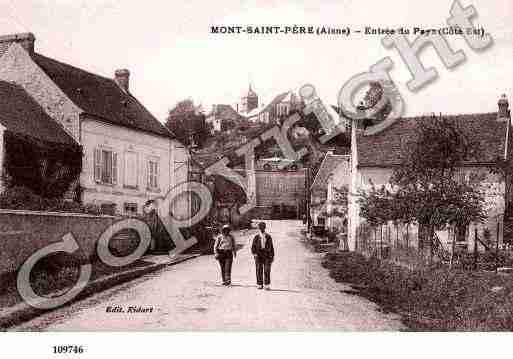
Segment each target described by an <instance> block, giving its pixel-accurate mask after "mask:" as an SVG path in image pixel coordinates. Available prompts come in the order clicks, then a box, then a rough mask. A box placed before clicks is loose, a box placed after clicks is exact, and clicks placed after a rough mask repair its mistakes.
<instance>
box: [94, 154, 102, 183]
mask: <svg viewBox="0 0 513 359" xmlns="http://www.w3.org/2000/svg"><path fill="white" fill-rule="evenodd" d="M93 167H94V180H95V182H100V181H101V176H102V151H101V150H100V149H99V148H95V149H94V164H93Z"/></svg>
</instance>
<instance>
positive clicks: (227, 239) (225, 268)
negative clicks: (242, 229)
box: [214, 224, 237, 286]
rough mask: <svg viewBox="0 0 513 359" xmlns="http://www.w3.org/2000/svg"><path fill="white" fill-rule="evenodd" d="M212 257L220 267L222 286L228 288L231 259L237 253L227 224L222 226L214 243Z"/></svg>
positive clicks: (230, 280) (230, 278)
mask: <svg viewBox="0 0 513 359" xmlns="http://www.w3.org/2000/svg"><path fill="white" fill-rule="evenodd" d="M214 256H215V258H216V259H217V260H218V261H219V266H220V267H221V277H222V280H223V285H226V286H229V285H230V284H231V282H232V263H233V258H234V257H236V256H237V252H236V247H235V239H234V238H233V236H232V235H231V234H230V226H229V225H227V224H225V225H224V226H223V228H222V229H221V234H220V235H219V236H218V237H217V238H216V240H215V242H214Z"/></svg>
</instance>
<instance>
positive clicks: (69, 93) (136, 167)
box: [0, 33, 190, 215]
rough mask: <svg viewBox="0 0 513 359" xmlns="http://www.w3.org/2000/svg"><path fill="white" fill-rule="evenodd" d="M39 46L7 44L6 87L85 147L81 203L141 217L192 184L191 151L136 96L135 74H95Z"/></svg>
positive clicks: (20, 37) (3, 60) (3, 48)
mask: <svg viewBox="0 0 513 359" xmlns="http://www.w3.org/2000/svg"><path fill="white" fill-rule="evenodd" d="M34 41H35V38H34V36H33V35H32V34H30V33H28V34H16V35H8V36H2V37H0V81H5V82H10V83H15V84H17V85H19V86H21V87H22V88H23V89H24V90H25V91H26V92H27V93H28V94H29V95H30V96H31V97H32V98H33V99H34V100H35V101H36V102H37V103H38V104H39V105H40V106H41V108H42V109H44V111H45V112H46V114H47V115H48V116H50V117H51V118H52V119H53V120H54V121H55V122H56V123H58V124H59V125H60V126H61V127H62V128H63V129H64V130H65V131H66V133H68V134H69V135H70V136H71V137H72V138H73V139H74V140H75V141H76V143H77V144H78V145H80V146H82V151H83V158H82V172H81V174H80V180H79V182H80V183H79V185H80V186H81V189H82V198H81V201H82V203H84V204H88V203H94V204H97V205H100V206H111V207H112V209H113V210H114V211H115V212H116V213H118V214H127V215H131V214H136V213H138V214H141V213H142V211H143V206H144V204H145V203H146V202H147V201H148V200H152V199H155V198H158V197H162V196H165V195H166V194H167V193H168V191H169V190H170V189H171V188H172V187H173V186H175V185H177V184H179V183H181V182H184V181H186V180H187V174H188V167H189V158H190V157H189V154H188V151H187V150H186V148H184V146H183V145H182V144H181V143H180V142H178V141H177V140H176V139H175V137H174V135H173V134H172V133H171V132H170V131H169V130H168V129H167V128H166V127H165V126H163V125H162V124H161V123H160V122H159V121H158V120H157V119H156V118H155V117H153V115H151V113H150V112H149V111H148V110H147V109H146V108H145V107H144V106H143V105H142V104H141V103H140V102H139V101H138V100H137V99H136V98H135V97H134V96H133V95H132V94H131V93H130V89H129V76H130V73H129V72H128V70H118V71H116V73H115V76H114V78H113V79H110V78H106V77H102V76H99V75H96V74H92V73H89V72H87V71H85V70H82V69H78V68H76V67H73V66H71V65H68V64H65V63H62V62H59V61H56V60H54V59H51V58H48V57H45V56H43V55H40V54H38V53H36V52H35V51H34ZM0 157H1V154H0ZM183 197H184V198H185V197H187V196H183ZM174 207H176V208H175V209H173V212H179V211H187V210H188V209H189V207H190V206H189V205H188V204H184V203H181V204H180V203H177V202H175V203H174Z"/></svg>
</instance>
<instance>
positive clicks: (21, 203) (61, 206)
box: [0, 186, 106, 215]
mask: <svg viewBox="0 0 513 359" xmlns="http://www.w3.org/2000/svg"><path fill="white" fill-rule="evenodd" d="M0 208H4V209H17V210H27V211H49V212H69V213H88V214H93V215H100V214H106V213H105V211H104V210H103V209H102V208H101V207H100V206H98V205H96V204H86V205H81V204H80V203H78V202H74V201H66V200H63V199H61V198H44V197H41V196H39V195H38V194H36V193H35V192H34V191H32V190H31V189H29V188H27V187H23V186H17V187H12V188H9V189H7V190H6V191H4V192H3V193H1V194H0Z"/></svg>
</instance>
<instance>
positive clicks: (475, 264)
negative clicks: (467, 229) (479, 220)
mask: <svg viewBox="0 0 513 359" xmlns="http://www.w3.org/2000/svg"><path fill="white" fill-rule="evenodd" d="M474 270H477V226H475V227H474Z"/></svg>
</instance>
